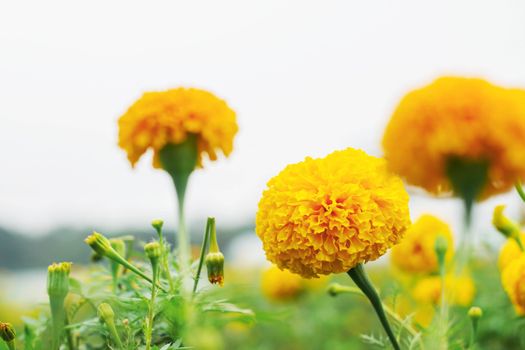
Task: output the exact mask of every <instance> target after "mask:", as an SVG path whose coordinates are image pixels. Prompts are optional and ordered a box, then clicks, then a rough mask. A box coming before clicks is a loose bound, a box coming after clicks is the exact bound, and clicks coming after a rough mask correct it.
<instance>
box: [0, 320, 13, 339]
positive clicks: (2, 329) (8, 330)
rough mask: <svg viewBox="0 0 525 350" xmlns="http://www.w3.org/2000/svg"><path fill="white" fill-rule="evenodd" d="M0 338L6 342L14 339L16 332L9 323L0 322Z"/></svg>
mask: <svg viewBox="0 0 525 350" xmlns="http://www.w3.org/2000/svg"><path fill="white" fill-rule="evenodd" d="M0 338H2V339H3V340H4V341H5V342H6V343H10V342H12V341H14V340H15V338H16V332H15V329H14V328H13V325H12V324H11V323H3V322H0Z"/></svg>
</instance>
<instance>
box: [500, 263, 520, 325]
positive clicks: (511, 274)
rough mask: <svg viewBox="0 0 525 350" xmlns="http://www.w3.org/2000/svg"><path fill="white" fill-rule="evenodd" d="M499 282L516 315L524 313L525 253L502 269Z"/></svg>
mask: <svg viewBox="0 0 525 350" xmlns="http://www.w3.org/2000/svg"><path fill="white" fill-rule="evenodd" d="M501 282H502V284H503V288H504V289H505V292H507V295H508V296H509V298H510V300H511V302H512V304H513V305H514V309H515V310H516V313H517V314H518V315H525V255H523V254H522V255H521V256H520V257H519V258H517V259H515V260H513V261H512V262H511V263H510V264H509V265H508V266H507V267H506V268H505V270H503V273H502V275H501Z"/></svg>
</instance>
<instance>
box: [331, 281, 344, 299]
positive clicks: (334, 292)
mask: <svg viewBox="0 0 525 350" xmlns="http://www.w3.org/2000/svg"><path fill="white" fill-rule="evenodd" d="M327 292H328V294H330V295H331V296H333V297H335V296H338V295H339V294H341V293H345V292H346V287H345V286H343V285H341V284H339V283H332V284H330V285H329V286H328V289H327Z"/></svg>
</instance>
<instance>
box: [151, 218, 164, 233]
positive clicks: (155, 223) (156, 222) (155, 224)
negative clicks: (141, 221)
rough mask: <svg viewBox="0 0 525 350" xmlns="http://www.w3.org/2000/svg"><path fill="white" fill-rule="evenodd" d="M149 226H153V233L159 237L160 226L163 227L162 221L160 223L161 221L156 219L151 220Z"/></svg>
mask: <svg viewBox="0 0 525 350" xmlns="http://www.w3.org/2000/svg"><path fill="white" fill-rule="evenodd" d="M151 226H153V228H154V229H155V231H157V233H158V234H159V235H161V233H162V226H164V221H162V220H161V219H156V220H153V221H152V222H151Z"/></svg>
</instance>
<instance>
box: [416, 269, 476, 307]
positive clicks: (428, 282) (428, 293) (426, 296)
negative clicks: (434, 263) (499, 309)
mask: <svg viewBox="0 0 525 350" xmlns="http://www.w3.org/2000/svg"><path fill="white" fill-rule="evenodd" d="M445 293H446V296H445V297H446V300H447V302H448V303H449V304H451V305H459V306H469V305H470V304H471V303H472V300H473V299H474V296H475V294H476V286H475V285H474V281H473V280H472V278H470V277H469V276H454V275H447V276H445ZM412 295H413V297H414V300H416V301H417V302H419V303H422V304H425V303H430V304H434V305H437V304H439V302H440V300H441V277H440V276H429V277H425V278H422V279H420V280H419V281H418V282H417V283H416V285H415V286H414V289H413V291H412Z"/></svg>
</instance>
